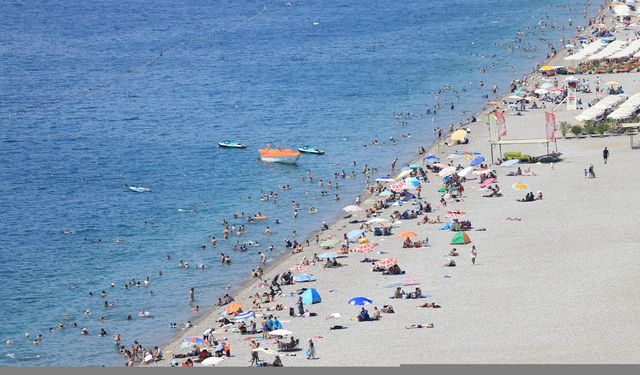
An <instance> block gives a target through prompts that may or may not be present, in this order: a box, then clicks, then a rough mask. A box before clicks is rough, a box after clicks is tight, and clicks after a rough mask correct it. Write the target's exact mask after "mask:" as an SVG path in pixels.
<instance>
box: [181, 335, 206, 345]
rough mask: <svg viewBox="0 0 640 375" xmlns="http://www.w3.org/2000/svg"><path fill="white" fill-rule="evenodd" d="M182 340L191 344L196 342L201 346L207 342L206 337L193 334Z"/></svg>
mask: <svg viewBox="0 0 640 375" xmlns="http://www.w3.org/2000/svg"><path fill="white" fill-rule="evenodd" d="M182 342H186V343H189V344H196V345H199V346H203V345H205V344H206V343H205V342H204V339H203V338H202V337H200V336H191V337H185V338H184V340H183V341H182Z"/></svg>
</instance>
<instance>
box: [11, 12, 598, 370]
mask: <svg viewBox="0 0 640 375" xmlns="http://www.w3.org/2000/svg"><path fill="white" fill-rule="evenodd" d="M3 5H4V6H3V11H2V12H0V222H1V223H2V224H1V225H0V281H1V285H2V288H0V300H1V301H2V303H0V318H1V321H0V338H1V339H2V341H5V340H8V339H10V340H12V341H13V344H12V345H1V346H0V365H3V366H60V365H102V364H106V365H121V364H122V363H123V361H122V360H121V357H120V355H119V354H118V353H117V351H116V350H115V347H114V344H113V340H112V337H113V335H114V334H116V333H120V334H122V338H123V343H124V344H126V345H127V346H129V345H131V343H132V342H133V340H139V341H140V342H141V343H142V344H143V345H145V346H153V345H157V344H162V343H165V342H167V341H168V340H169V339H170V338H171V337H172V335H174V334H175V332H174V331H172V330H170V329H169V328H168V322H169V321H177V322H185V321H186V320H188V319H193V318H195V317H196V316H197V314H194V313H193V312H192V311H191V307H190V305H189V301H188V297H187V292H188V290H189V288H190V287H195V288H196V299H197V301H196V302H197V304H198V305H200V306H201V307H202V308H203V310H206V309H208V308H209V307H210V306H211V304H212V302H213V301H215V299H216V298H217V297H219V296H220V295H221V294H223V293H224V292H225V289H224V288H225V286H226V285H231V286H238V285H241V284H242V283H243V282H244V281H245V280H246V279H247V276H248V275H249V272H250V270H251V268H253V267H256V266H257V264H258V256H257V251H259V250H262V251H266V250H267V247H268V245H269V244H274V245H275V247H276V250H275V251H274V252H273V253H272V254H269V256H270V257H271V258H273V257H275V256H277V255H278V254H281V253H283V252H284V249H283V239H284V238H292V237H291V236H292V230H296V231H297V233H298V239H303V238H305V236H307V235H309V234H310V233H311V232H312V231H313V230H315V229H317V228H318V227H319V225H320V222H321V221H322V220H327V221H328V220H332V219H334V218H336V217H337V216H338V215H340V207H342V206H345V205H347V204H350V203H351V202H353V199H354V198H355V196H356V195H358V194H360V192H361V191H362V189H363V187H364V184H365V177H364V175H363V174H362V173H361V170H362V167H363V166H364V165H365V164H366V165H368V166H369V167H377V168H380V174H384V173H388V172H389V164H390V161H391V160H392V159H393V158H394V157H396V156H398V157H400V160H407V161H408V160H409V159H410V157H412V156H413V155H415V151H416V148H417V146H418V145H425V146H428V145H429V143H431V141H432V134H433V129H434V127H435V126H441V127H443V128H447V127H448V125H449V124H450V123H457V122H459V121H461V120H465V119H467V118H468V117H469V116H471V115H472V114H473V113H475V112H477V111H478V110H479V109H480V107H481V106H482V105H483V104H484V103H485V102H486V101H487V99H483V98H482V95H483V94H489V95H491V96H492V97H493V96H495V95H494V94H493V93H492V92H491V88H492V86H493V85H494V84H498V85H499V92H502V91H504V90H505V89H506V88H507V85H508V83H509V82H510V80H512V79H514V78H517V77H520V76H522V75H523V74H525V73H527V72H528V71H530V70H531V69H532V68H533V66H532V63H533V62H535V61H540V60H541V59H543V58H544V57H545V55H546V53H547V48H546V47H547V42H553V43H554V44H555V45H556V47H558V46H559V45H560V40H561V37H562V36H563V35H564V36H570V35H572V34H573V29H571V28H570V27H569V26H568V21H569V19H570V18H573V20H574V26H575V25H576V24H577V23H584V19H583V17H582V11H583V7H584V2H583V1H577V0H573V1H560V0H557V1H556V0H540V1H534V2H533V1H516V0H500V1H498V0H487V1H476V0H454V1H416V0H413V1H412V0H409V1H401V2H398V1H378V2H371V1H359V0H358V1H353V0H351V1H344V0H336V1H332V2H319V1H296V0H291V1H290V2H287V1H201V0H200V1H188V2H175V1H166V0H155V1H148V0H141V1H135V2H120V1H113V0H105V1H100V2H76V1H69V0H58V1H40V0H34V1H29V2H21V1H17V0H14V1H6V2H4V3H3ZM597 5H599V4H592V5H591V6H590V11H593V10H594V9H595V7H596V6H597ZM541 20H543V21H544V22H547V23H556V24H557V26H558V28H557V29H555V30H552V29H545V30H541V29H540V28H539V27H538V25H539V22H540V21H541ZM563 26H564V30H563V29H562V27H563ZM526 28H528V31H527V29H526ZM521 30H525V33H524V34H523V35H521V36H520V37H521V38H522V43H521V44H520V46H523V47H526V46H530V47H531V48H527V51H524V50H523V49H522V48H515V49H514V50H513V52H512V53H509V52H508V50H507V47H508V46H510V45H513V43H512V42H511V41H512V40H513V39H514V38H515V37H516V32H518V31H521ZM541 37H542V39H541ZM492 62H495V63H496V67H495V68H494V67H492V65H491V63H492ZM481 66H485V67H487V68H488V69H487V73H484V74H483V73H480V71H479V67H481ZM481 80H484V82H485V85H484V86H483V87H480V81H481ZM470 83H471V84H470ZM446 84H448V85H451V86H452V88H453V89H456V90H458V95H459V97H456V95H455V94H454V93H453V91H445V92H444V93H443V94H442V95H441V96H440V98H439V99H436V98H435V96H436V93H437V91H438V90H439V89H441V88H442V87H443V85H446ZM462 88H464V89H465V91H462ZM444 99H448V100H450V101H451V100H453V101H454V102H455V109H454V110H451V109H450V108H449V105H444V104H443V103H444ZM436 101H439V102H440V103H441V104H442V108H441V109H440V110H438V112H437V115H436V116H435V120H432V118H433V117H434V116H433V115H426V114H425V110H426V109H427V108H431V107H432V106H433V105H434V104H435V103H436ZM394 112H411V113H412V114H413V115H412V117H411V119H410V120H408V122H407V123H406V124H398V123H397V122H396V120H395V119H394ZM402 134H405V135H407V134H411V137H402ZM389 137H395V138H396V139H397V143H396V144H395V145H394V144H391V143H390V142H389V141H388V139H389ZM225 139H233V140H237V141H241V142H243V143H246V144H247V145H248V148H247V149H244V150H229V149H220V148H218V147H216V143H217V142H218V141H221V140H225ZM372 139H378V140H380V141H383V142H384V143H383V144H382V145H381V146H377V147H373V146H371V145H369V147H366V148H365V147H363V145H364V144H367V143H370V141H371V140H372ZM266 143H270V144H271V145H284V146H288V147H298V146H301V145H304V144H310V145H315V146H319V147H322V148H323V149H325V150H326V155H324V156H315V155H303V156H302V157H301V159H300V161H299V164H298V165H297V166H285V165H267V164H264V163H260V162H257V161H256V158H257V156H258V153H257V148H259V147H262V146H263V145H264V144H266ZM353 161H355V162H356V163H357V166H356V167H353V166H352V165H351V163H352V162H353ZM342 170H344V171H345V172H346V173H347V174H351V171H354V172H355V174H356V175H357V177H356V178H346V179H338V180H337V181H338V183H339V184H340V188H339V190H337V191H336V190H332V191H331V192H330V194H329V196H328V197H321V196H319V192H320V190H321V189H320V188H319V187H318V186H317V185H316V184H315V183H314V184H310V183H308V182H302V181H301V180H300V179H299V176H300V175H307V174H308V173H311V174H312V175H313V176H314V177H315V178H316V181H317V180H318V179H319V178H322V179H324V180H325V182H326V181H328V180H333V173H334V172H336V171H342ZM374 177H376V176H375V175H374V176H372V178H374ZM125 184H132V185H136V186H145V187H149V188H151V189H152V192H150V193H136V192H133V191H131V190H129V189H128V188H127V187H126V186H125ZM285 184H289V185H291V186H292V189H291V190H290V191H280V190H278V187H279V186H281V185H285ZM307 190H308V191H309V192H308V194H307V193H306V191H307ZM270 191H277V192H278V193H279V194H280V196H281V197H280V199H279V200H278V202H277V203H274V202H260V200H259V197H260V196H261V195H262V194H265V193H268V192H270ZM336 193H339V194H340V195H341V196H342V200H341V201H339V202H336V201H335V200H334V196H335V194H336ZM292 200H295V201H297V202H299V203H300V205H301V209H300V216H299V218H297V219H294V218H293V208H292V205H291V201H292ZM311 206H315V207H318V208H319V212H318V213H317V214H315V215H310V214H307V209H308V208H309V207H311ZM194 210H195V211H194ZM239 211H242V212H244V213H246V214H253V213H256V212H258V211H260V212H262V213H263V214H265V215H267V216H268V217H269V219H268V220H267V221H266V222H263V223H259V224H246V223H245V224H246V227H247V234H246V235H245V236H243V237H242V238H239V239H240V241H247V240H257V241H259V242H260V243H261V246H260V247H256V248H251V250H250V251H247V252H245V253H240V252H233V251H232V250H231V245H232V244H233V242H235V241H236V240H237V239H238V238H236V236H235V235H232V236H231V239H230V240H227V241H224V240H222V226H221V225H220V224H219V223H220V221H221V220H222V219H224V218H226V219H229V220H230V221H231V222H232V223H233V222H236V223H242V221H241V220H233V219H232V213H233V212H239ZM275 219H279V221H280V222H281V223H282V224H280V225H277V224H274V221H275ZM266 225H269V226H270V227H271V228H272V229H273V232H274V234H273V236H271V237H265V236H263V234H262V233H263V230H264V228H265V226H266ZM65 230H69V231H70V233H68V234H65V233H64V231H65ZM211 236H216V237H217V238H218V240H219V242H218V246H217V248H216V249H212V248H211V246H210V245H209V241H208V240H209V238H210V237H211ZM116 238H121V239H123V240H124V242H123V243H121V244H117V243H116V242H115V240H116ZM98 240H101V241H100V243H98ZM201 244H207V249H206V250H201V249H200V248H199V247H200V245H201ZM220 252H224V253H231V256H232V257H233V264H232V265H231V266H229V267H223V266H221V265H219V264H218V263H217V257H218V254H219V253H220ZM166 255H170V256H171V257H172V260H171V261H167V260H166V259H165V256H166ZM181 259H182V260H185V261H188V262H189V263H190V264H192V265H195V264H198V263H205V264H207V265H208V266H209V268H208V269H206V270H197V269H194V268H191V269H188V270H184V269H179V268H178V266H177V263H178V261H179V260H181ZM159 271H162V272H163V273H164V275H163V276H162V277H159V276H158V272H159ZM146 277H150V278H151V280H152V284H151V286H148V287H140V288H135V287H134V288H130V289H127V290H125V289H124V288H123V285H124V284H125V283H126V281H128V280H130V279H132V278H135V279H136V280H144V278H146ZM111 283H114V284H115V288H111V287H110V284H111ZM102 290H105V291H106V292H107V293H108V296H107V297H106V299H103V298H101V297H100V296H99V293H100V291H102ZM150 290H153V291H154V295H151V294H150ZM89 292H93V293H94V296H93V297H90V296H89V295H88V294H89ZM105 300H107V301H110V302H111V301H115V303H116V308H114V309H104V308H103V307H102V305H103V303H104V301H105ZM86 309H90V310H92V315H91V316H86V315H84V314H83V311H85V310H86ZM143 309H144V310H148V311H151V312H152V313H153V315H154V317H153V318H150V319H139V318H137V312H138V311H140V310H143ZM67 314H70V315H72V316H73V318H74V321H76V322H77V323H78V325H79V326H80V327H87V328H88V329H89V331H90V333H91V334H90V335H89V336H81V335H80V332H79V329H75V328H72V327H70V325H71V323H70V322H69V323H67V328H66V329H64V330H58V329H55V330H54V331H53V332H49V327H56V326H57V324H58V323H59V322H60V321H61V320H63V319H64V317H65V315H67ZM101 315H102V316H104V321H102V322H101V321H100V320H99V317H100V316H101ZM127 315H132V316H133V317H134V318H133V320H130V321H129V320H127V319H126V318H127ZM100 328H104V329H105V330H106V331H107V332H108V333H109V335H108V336H106V337H98V336H97V332H98V331H99V329H100ZM25 332H29V333H30V335H31V336H32V337H35V336H36V335H38V334H42V335H43V337H44V339H43V341H42V344H40V345H33V344H32V343H31V340H29V339H26V338H24V334H25Z"/></svg>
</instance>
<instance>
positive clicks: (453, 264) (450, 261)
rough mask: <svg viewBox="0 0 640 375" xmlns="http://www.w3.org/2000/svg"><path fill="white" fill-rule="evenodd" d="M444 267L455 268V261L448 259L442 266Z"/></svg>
mask: <svg viewBox="0 0 640 375" xmlns="http://www.w3.org/2000/svg"><path fill="white" fill-rule="evenodd" d="M443 266H444V267H455V266H456V261H455V260H453V258H451V257H449V259H448V260H447V262H446V263H445V264H443Z"/></svg>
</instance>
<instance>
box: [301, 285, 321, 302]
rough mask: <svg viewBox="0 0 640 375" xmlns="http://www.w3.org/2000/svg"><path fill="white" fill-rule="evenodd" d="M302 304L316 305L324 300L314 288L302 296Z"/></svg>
mask: <svg viewBox="0 0 640 375" xmlns="http://www.w3.org/2000/svg"><path fill="white" fill-rule="evenodd" d="M301 297H302V303H303V304H304V305H312V304H314V303H320V302H321V301H322V299H321V298H320V293H318V291H317V290H315V289H313V288H309V289H307V290H305V291H304V293H302V295H301Z"/></svg>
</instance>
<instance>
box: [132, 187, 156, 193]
mask: <svg viewBox="0 0 640 375" xmlns="http://www.w3.org/2000/svg"><path fill="white" fill-rule="evenodd" d="M129 189H131V190H133V191H135V192H136V193H149V192H151V189H149V188H146V187H144V186H129Z"/></svg>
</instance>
